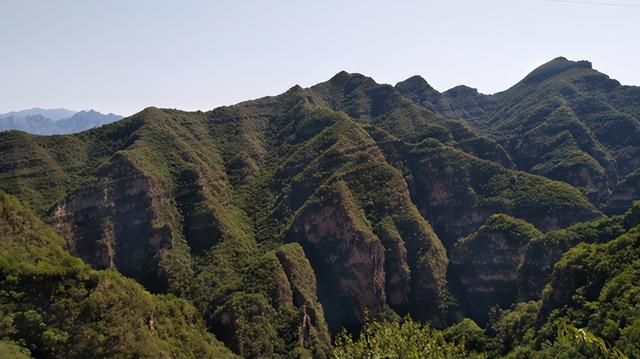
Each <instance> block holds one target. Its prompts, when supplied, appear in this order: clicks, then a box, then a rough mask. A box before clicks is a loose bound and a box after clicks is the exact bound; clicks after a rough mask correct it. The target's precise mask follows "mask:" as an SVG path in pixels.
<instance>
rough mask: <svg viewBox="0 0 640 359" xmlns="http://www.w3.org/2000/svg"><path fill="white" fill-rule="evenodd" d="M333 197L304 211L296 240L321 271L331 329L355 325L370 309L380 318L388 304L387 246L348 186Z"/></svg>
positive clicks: (296, 226)
mask: <svg viewBox="0 0 640 359" xmlns="http://www.w3.org/2000/svg"><path fill="white" fill-rule="evenodd" d="M330 195H331V196H332V197H333V198H329V199H327V200H326V202H324V203H322V205H316V206H309V207H308V208H306V209H305V211H304V212H303V213H302V215H301V216H300V217H299V219H298V220H297V222H296V223H295V224H294V226H293V228H292V233H291V238H293V239H294V240H296V241H298V242H300V243H301V244H302V246H303V247H304V248H305V252H306V253H307V255H308V257H309V260H310V261H311V263H312V264H313V266H314V268H316V272H317V273H318V275H319V281H320V283H319V285H320V299H321V300H322V301H323V303H326V305H325V309H326V311H327V314H328V318H327V319H328V320H329V324H330V326H331V327H332V328H336V329H337V328H340V327H342V326H348V327H355V326H356V325H357V324H359V323H361V322H362V320H363V318H362V314H363V313H364V310H365V308H366V309H368V310H370V311H371V312H372V313H373V314H374V315H375V314H378V313H380V312H381V311H382V310H383V309H384V307H385V305H386V294H385V270H384V264H385V256H384V247H383V246H382V244H381V243H380V241H379V240H378V238H377V237H376V236H375V235H374V234H373V233H372V232H371V230H370V229H369V228H368V227H367V225H366V224H365V223H364V222H363V221H364V218H363V215H362V213H357V207H355V205H354V203H353V200H352V199H351V198H350V194H349V193H348V190H347V189H346V188H345V187H344V185H339V187H338V189H337V191H336V192H334V193H332V194H330Z"/></svg>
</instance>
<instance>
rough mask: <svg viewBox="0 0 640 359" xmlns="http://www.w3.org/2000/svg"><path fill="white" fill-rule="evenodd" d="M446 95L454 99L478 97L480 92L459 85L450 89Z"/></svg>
mask: <svg viewBox="0 0 640 359" xmlns="http://www.w3.org/2000/svg"><path fill="white" fill-rule="evenodd" d="M444 93H445V94H447V95H449V96H452V97H460V96H478V95H479V94H480V92H478V89H476V88H473V87H469V86H466V85H458V86H456V87H453V88H450V89H448V90H447V91H445V92H444Z"/></svg>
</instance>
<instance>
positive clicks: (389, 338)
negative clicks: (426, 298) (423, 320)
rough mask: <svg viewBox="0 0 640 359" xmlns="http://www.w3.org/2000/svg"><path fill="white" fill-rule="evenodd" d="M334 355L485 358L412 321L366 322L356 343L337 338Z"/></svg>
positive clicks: (348, 358) (349, 358)
mask: <svg viewBox="0 0 640 359" xmlns="http://www.w3.org/2000/svg"><path fill="white" fill-rule="evenodd" d="M333 355H334V357H335V358H336V359H359V358H398V359H399V358H407V359H418V358H428V359H431V358H433V359H445V358H446V359H449V358H454V359H455V358H460V359H462V358H465V359H466V358H484V357H485V356H484V355H480V354H472V353H469V352H467V351H466V350H465V347H464V345H457V344H453V343H450V342H447V341H446V339H445V337H444V335H443V334H442V332H440V331H438V330H436V329H433V328H432V327H430V326H429V325H420V324H418V323H416V322H414V321H412V320H411V319H410V318H405V319H402V320H394V321H391V322H367V323H366V324H365V325H364V327H363V328H362V332H361V333H360V337H359V338H358V339H357V340H354V339H353V338H352V337H351V335H349V334H348V333H346V332H342V333H340V334H339V335H338V337H337V338H336V346H335V348H334V349H333Z"/></svg>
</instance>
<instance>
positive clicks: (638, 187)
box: [609, 170, 640, 214]
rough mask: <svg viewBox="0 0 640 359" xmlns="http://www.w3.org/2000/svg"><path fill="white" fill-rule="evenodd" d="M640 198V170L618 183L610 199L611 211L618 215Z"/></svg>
mask: <svg viewBox="0 0 640 359" xmlns="http://www.w3.org/2000/svg"><path fill="white" fill-rule="evenodd" d="M638 198H640V170H638V171H635V172H634V173H632V174H630V175H628V176H627V177H625V178H624V179H623V180H622V181H620V182H619V183H618V185H617V186H616V188H615V190H614V191H613V193H612V195H611V198H610V199H609V208H610V211H611V212H612V213H616V214H617V213H621V212H623V211H625V210H626V209H627V208H629V205H630V204H631V203H633V201H635V200H637V199H638Z"/></svg>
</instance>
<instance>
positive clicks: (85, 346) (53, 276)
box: [0, 192, 233, 358]
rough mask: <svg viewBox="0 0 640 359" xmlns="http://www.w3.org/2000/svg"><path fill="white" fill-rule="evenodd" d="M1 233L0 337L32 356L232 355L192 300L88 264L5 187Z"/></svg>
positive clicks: (0, 211)
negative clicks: (162, 293) (21, 346)
mask: <svg viewBox="0 0 640 359" xmlns="http://www.w3.org/2000/svg"><path fill="white" fill-rule="evenodd" d="M0 233H1V234H2V236H0V238H1V239H0V265H1V266H0V288H1V289H0V318H2V319H1V320H0V337H8V338H11V339H13V340H16V341H20V342H21V343H24V346H25V347H26V348H28V349H29V350H30V351H31V353H32V354H33V355H34V356H36V357H66V358H85V357H88V356H91V357H97V358H102V357H109V358H111V357H130V356H139V357H149V358H156V357H162V356H167V355H171V356H176V355H180V356H181V357H193V358H196V357H197V358H202V357H208V358H221V357H233V355H232V354H231V353H230V352H229V351H228V350H227V349H226V348H224V346H223V345H222V344H221V343H219V342H218V341H217V340H216V339H215V338H214V337H213V336H212V335H211V334H209V333H207V332H206V331H205V328H204V325H203V323H202V319H201V317H200V314H199V313H198V312H197V311H196V310H195V308H194V307H193V306H192V305H191V304H189V303H188V302H186V301H185V300H182V299H177V298H175V297H174V296H153V295H151V294H149V293H148V292H146V291H145V290H144V289H143V288H142V287H141V286H140V285H139V284H137V283H136V282H135V281H133V280H131V279H126V278H124V277H123V276H122V275H120V274H119V273H117V272H114V271H94V270H92V269H90V268H89V267H88V266H87V265H85V264H84V263H82V261H80V260H79V259H77V258H74V257H72V256H71V255H69V254H68V253H66V252H65V251H64V250H63V249H62V245H63V240H62V239H61V238H60V237H59V236H58V235H57V234H55V233H54V232H53V231H51V229H49V228H48V227H47V226H46V225H45V224H44V223H42V222H41V221H40V220H39V219H37V218H36V217H35V216H34V215H33V213H31V212H30V211H29V210H26V209H24V208H22V207H21V206H20V204H19V203H18V201H17V200H16V199H15V198H14V197H11V196H9V195H7V194H5V193H3V192H0ZM16 259H17V260H18V261H16ZM3 350H9V349H4V348H3Z"/></svg>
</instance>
